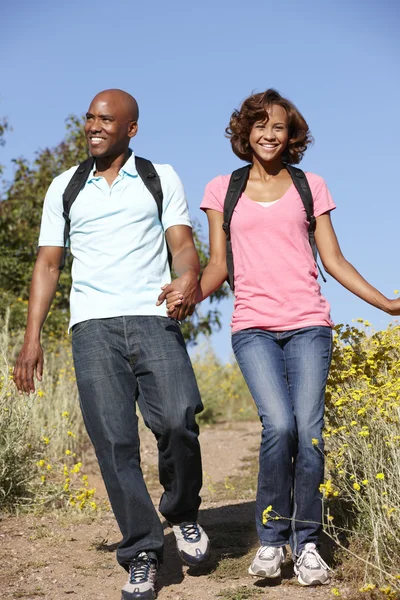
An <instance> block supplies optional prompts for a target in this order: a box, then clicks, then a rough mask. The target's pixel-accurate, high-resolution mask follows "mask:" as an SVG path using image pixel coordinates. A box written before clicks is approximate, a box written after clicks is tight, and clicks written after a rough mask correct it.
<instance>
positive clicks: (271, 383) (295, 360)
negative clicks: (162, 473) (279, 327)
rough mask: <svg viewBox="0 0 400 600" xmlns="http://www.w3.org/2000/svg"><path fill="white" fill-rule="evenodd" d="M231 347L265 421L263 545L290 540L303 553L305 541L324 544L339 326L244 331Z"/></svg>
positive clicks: (260, 496)
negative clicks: (326, 439) (330, 394)
mask: <svg viewBox="0 0 400 600" xmlns="http://www.w3.org/2000/svg"><path fill="white" fill-rule="evenodd" d="M232 347H233V351H234V354H235V356H236V359H237V361H238V363H239V366H240V369H241V371H242V373H243V376H244V378H245V380H246V383H247V385H248V387H249V390H250V393H251V394H252V396H253V399H254V401H255V403H256V405H257V409H258V414H259V417H260V420H261V423H262V436H261V447H260V470H259V475H258V488H257V500H256V526H257V532H258V536H259V538H260V543H261V545H263V546H283V545H285V544H287V543H290V545H291V547H292V551H293V552H294V554H295V555H299V554H300V552H301V551H302V549H303V548H304V546H305V544H306V543H308V542H314V543H317V541H318V536H319V533H320V531H321V527H322V525H321V523H322V498H321V494H320V491H319V486H320V484H321V483H322V481H323V476H324V443H323V438H322V429H323V426H324V396H325V386H326V380H327V376H328V371H329V366H330V361H331V353H332V331H331V329H330V328H329V327H323V326H319V327H304V328H302V329H296V330H294V331H282V332H272V331H266V330H263V329H258V328H254V329H253V328H252V329H244V330H242V331H239V332H237V333H234V334H233V335H232ZM313 440H314V442H313ZM316 440H317V442H316ZM270 506H272V510H271V511H270V512H269V513H267V515H266V516H269V517H270V518H269V519H268V520H267V521H266V522H265V523H264V524H263V512H264V511H265V509H266V508H267V507H270ZM276 516H278V517H279V518H278V519H276V520H275V519H274V517H276Z"/></svg>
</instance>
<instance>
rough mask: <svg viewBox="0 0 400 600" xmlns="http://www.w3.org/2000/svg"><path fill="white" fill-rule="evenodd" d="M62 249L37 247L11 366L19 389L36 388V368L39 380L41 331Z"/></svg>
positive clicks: (41, 363)
mask: <svg viewBox="0 0 400 600" xmlns="http://www.w3.org/2000/svg"><path fill="white" fill-rule="evenodd" d="M63 252H64V249H63V248H60V247H56V246H43V247H41V248H40V249H39V254H38V257H37V259H36V263H35V267H34V269H33V275H32V282H31V289H30V294H29V305H28V323H27V327H26V331H25V337H24V343H23V346H22V348H21V351H20V353H19V355H18V358H17V362H16V364H15V368H14V382H15V385H16V386H17V388H18V390H19V392H20V393H22V392H26V393H27V394H29V393H30V392H34V391H35V384H34V381H33V376H34V373H35V371H36V378H37V380H38V381H41V380H42V374H43V350H42V347H41V344H40V333H41V331H42V327H43V323H44V322H45V320H46V317H47V314H48V312H49V310H50V306H51V303H52V301H53V298H54V295H55V293H56V289H57V284H58V279H59V277H60V271H59V266H60V264H61V259H62V255H63Z"/></svg>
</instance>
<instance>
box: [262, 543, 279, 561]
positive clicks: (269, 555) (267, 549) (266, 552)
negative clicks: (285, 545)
mask: <svg viewBox="0 0 400 600" xmlns="http://www.w3.org/2000/svg"><path fill="white" fill-rule="evenodd" d="M259 556H260V558H264V559H265V560H273V559H274V558H275V556H276V548H275V547H274V546H263V548H262V550H260V553H259Z"/></svg>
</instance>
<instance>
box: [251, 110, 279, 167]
mask: <svg viewBox="0 0 400 600" xmlns="http://www.w3.org/2000/svg"><path fill="white" fill-rule="evenodd" d="M267 114H268V118H267V119H265V120H264V121H256V122H255V123H254V125H253V127H252V130H251V131H250V136H249V143H250V146H251V148H252V150H253V152H254V154H255V155H256V156H258V157H259V158H260V159H261V160H263V161H266V162H271V161H274V160H276V159H277V158H279V157H280V156H281V155H282V153H283V152H284V151H285V150H286V146H287V144H288V141H289V127H288V115H287V112H286V110H285V109H284V108H283V107H282V106H279V105H277V104H274V105H272V106H271V108H269V109H268V113H267Z"/></svg>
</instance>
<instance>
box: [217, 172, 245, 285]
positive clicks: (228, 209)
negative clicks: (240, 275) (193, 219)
mask: <svg viewBox="0 0 400 600" xmlns="http://www.w3.org/2000/svg"><path fill="white" fill-rule="evenodd" d="M250 168H251V165H246V166H245V167H241V168H240V169H236V171H233V173H232V175H231V178H230V180H229V186H228V190H227V192H226V196H225V200H224V223H223V225H222V228H223V230H224V231H225V234H226V266H227V269H228V283H229V285H230V288H231V290H233V285H234V273H233V253H232V243H231V220H232V215H233V211H234V209H235V206H236V204H237V203H238V200H239V198H240V195H241V193H242V192H243V190H244V188H245V187H246V183H247V179H248V177H249V172H250Z"/></svg>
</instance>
